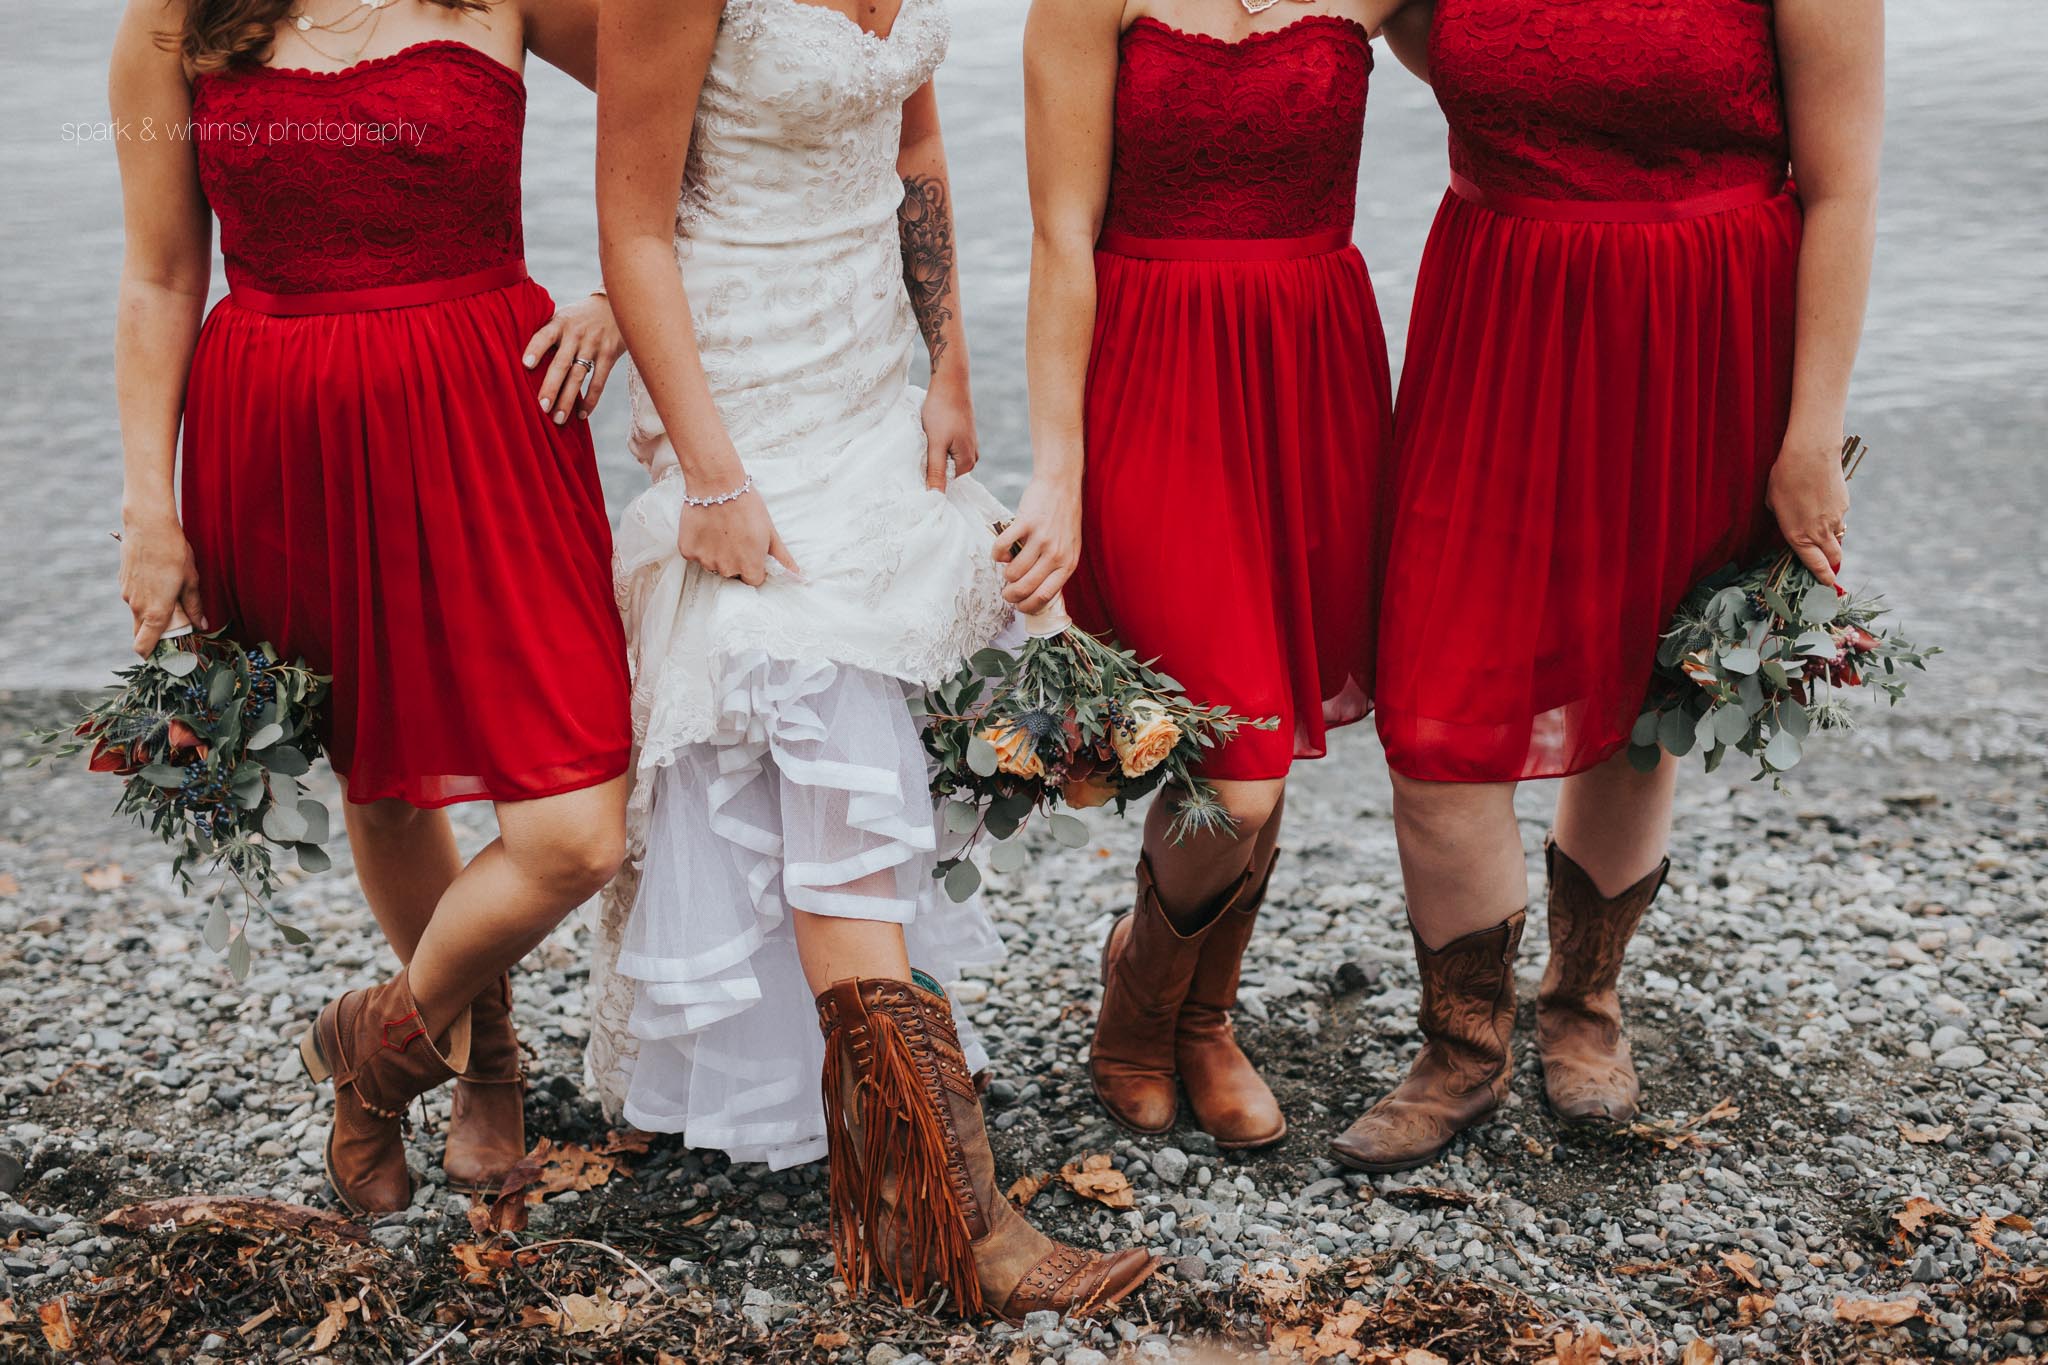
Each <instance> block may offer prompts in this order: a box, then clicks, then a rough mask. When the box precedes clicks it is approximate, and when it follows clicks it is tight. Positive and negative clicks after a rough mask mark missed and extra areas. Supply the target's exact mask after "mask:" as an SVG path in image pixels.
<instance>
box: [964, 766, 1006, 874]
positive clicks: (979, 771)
mask: <svg viewBox="0 0 2048 1365" xmlns="http://www.w3.org/2000/svg"><path fill="white" fill-rule="evenodd" d="M1001 765H1002V760H1001V758H999V757H998V756H997V754H996V746H995V745H993V744H991V743H989V742H988V741H987V740H985V739H983V738H982V737H981V736H980V735H976V736H975V737H974V738H972V739H970V740H968V741H967V766H968V767H969V768H970V769H972V770H973V772H974V775H975V776H976V777H994V776H995V775H996V769H997V768H998V767H1000V766H1001ZM970 894H972V893H970ZM955 899H962V898H960V897H956V898H955Z"/></svg>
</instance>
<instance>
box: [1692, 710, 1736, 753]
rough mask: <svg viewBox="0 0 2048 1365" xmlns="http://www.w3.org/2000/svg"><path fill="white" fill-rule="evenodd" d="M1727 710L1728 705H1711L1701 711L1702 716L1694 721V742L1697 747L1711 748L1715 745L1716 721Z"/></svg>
mask: <svg viewBox="0 0 2048 1365" xmlns="http://www.w3.org/2000/svg"><path fill="white" fill-rule="evenodd" d="M1727 710H1728V708H1727V707H1709V708H1708V709H1707V710H1705V711H1702V712H1700V718H1699V719H1698V720H1697V721H1695V722H1693V727H1692V743H1693V747H1694V748H1695V749H1711V748H1713V747H1714V744H1715V740H1714V724H1715V721H1716V720H1717V719H1718V718H1719V717H1721V716H1723V715H1725V714H1727Z"/></svg>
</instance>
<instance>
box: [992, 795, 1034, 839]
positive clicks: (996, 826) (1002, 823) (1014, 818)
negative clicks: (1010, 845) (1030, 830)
mask: <svg viewBox="0 0 2048 1365" xmlns="http://www.w3.org/2000/svg"><path fill="white" fill-rule="evenodd" d="M982 825H983V826H984V827H985V828H986V829H987V830H988V832H989V833H990V834H992V835H994V836H995V837H996V838H998V839H1007V838H1009V837H1010V836H1011V835H1013V834H1015V833H1016V832H1017V831H1018V830H1019V829H1021V828H1023V826H1024V820H1023V817H1021V816H1018V815H1013V814H1012V813H1011V812H1010V811H1009V810H1008V809H1006V808H1004V806H1003V803H1002V802H1000V801H998V802H996V803H994V804H993V805H991V806H990V807H989V808H988V814H987V815H985V816H983V817H982Z"/></svg>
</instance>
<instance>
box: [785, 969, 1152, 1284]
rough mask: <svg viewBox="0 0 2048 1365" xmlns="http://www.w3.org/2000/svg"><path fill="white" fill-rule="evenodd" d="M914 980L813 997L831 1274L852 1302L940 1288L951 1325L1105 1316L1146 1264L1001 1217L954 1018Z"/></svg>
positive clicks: (1011, 1213) (846, 987)
mask: <svg viewBox="0 0 2048 1365" xmlns="http://www.w3.org/2000/svg"><path fill="white" fill-rule="evenodd" d="M918 976H919V979H918V982H916V983H913V982H909V981H888V980H846V981H841V982H838V983H837V984H835V985H834V986H833V987H832V988H831V989H830V990H828V991H826V992H825V993H824V994H823V995H821V996H819V997H818V1026H819V1027H820V1028H821V1029H822V1030H823V1031H824V1034H825V1074H824V1090H825V1131H826V1142H827V1145H828V1151H829V1155H828V1157H827V1162H828V1165H829V1169H830V1172H831V1179H832V1250H833V1256H834V1259H835V1260H836V1262H837V1264H838V1269H839V1277H840V1278H841V1279H842V1280H844V1281H845V1282H846V1284H847V1286H848V1287H849V1288H851V1289H853V1290H855V1291H863V1290H866V1289H868V1288H869V1287H870V1286H871V1285H872V1284H873V1282H874V1281H875V1280H877V1279H880V1280H882V1281H884V1282H886V1283H887V1284H888V1285H889V1286H890V1288H892V1289H894V1290H895V1291H896V1293H897V1295H898V1296H899V1297H900V1298H901V1299H902V1300H903V1302H904V1303H905V1304H913V1303H919V1302H922V1301H923V1300H924V1298H925V1296H926V1295H927V1294H928V1293H929V1292H930V1291H931V1290H932V1289H933V1288H934V1287H941V1288H943V1289H944V1290H945V1291H946V1295H947V1301H948V1302H949V1303H950V1304H951V1305H952V1306H953V1308H954V1309H955V1310H956V1311H958V1312H960V1313H962V1314H966V1315H974V1314H978V1313H981V1312H983V1311H987V1312H991V1313H994V1314H996V1315H997V1316H999V1317H1003V1318H1006V1319H1008V1320H1010V1321H1012V1322H1016V1321H1019V1320H1021V1319H1022V1318H1023V1316H1024V1315H1025V1314H1026V1313H1031V1312H1036V1311H1038V1310H1040V1309H1050V1310H1052V1311H1053V1312H1056V1313H1059V1314H1061V1315H1062V1316H1080V1315H1084V1314H1087V1313H1091V1312H1095V1311H1097V1310H1099V1309H1104V1308H1108V1307H1109V1306H1110V1305H1112V1304H1114V1303H1116V1302H1118V1301H1119V1300H1121V1299H1122V1298H1123V1297H1124V1296H1125V1295H1127V1294H1129V1293H1130V1292H1131V1291H1132V1290H1133V1289H1136V1288H1137V1287H1138V1286H1139V1285H1140V1284H1142V1283H1143V1282H1144V1281H1145V1278H1146V1277H1147V1276H1149V1275H1150V1274H1151V1273H1152V1272H1153V1270H1154V1269H1156V1268H1157V1266H1158V1262H1156V1261H1155V1260H1153V1258H1152V1257H1151V1256H1150V1255H1149V1254H1147V1253H1146V1252H1143V1251H1138V1250H1131V1251H1122V1252H1118V1253H1117V1254H1115V1255H1113V1256H1105V1255H1102V1254H1101V1253H1099V1252H1093V1251H1084V1250H1082V1249H1080V1248H1079V1247H1070V1246H1064V1245H1062V1244H1060V1243H1058V1242H1055V1241H1053V1240H1052V1239H1051V1238H1050V1237H1047V1236H1046V1235H1045V1234H1044V1233H1042V1232H1040V1231H1038V1229H1036V1228H1034V1227H1032V1226H1031V1224H1030V1223H1028V1222H1026V1221H1025V1220H1024V1215H1022V1214H1021V1213H1019V1212H1017V1210H1016V1209H1015V1208H1014V1207H1012V1206H1011V1204H1010V1201H1009V1200H1008V1199H1007V1198H1005V1197H1004V1195H1003V1193H1002V1192H1001V1191H1000V1190H999V1189H998V1188H997V1187H996V1167H995V1155H994V1153H992V1152H991V1151H990V1150H989V1145H988V1133H987V1130H986V1129H984V1128H983V1126H982V1120H981V1101H980V1100H979V1099H978V1098H976V1096H975V1093H974V1081H973V1078H972V1077H970V1076H969V1075H968V1073H967V1062H966V1059H965V1058H964V1057H962V1056H961V1055H960V1043H959V1039H958V1037H957V1035H956V1034H955V1032H954V1027H953V1011H952V1009H951V1007H950V1006H948V1004H947V1003H946V997H945V996H944V995H943V994H941V993H940V992H939V991H938V989H937V983H936V982H931V989H926V988H925V985H924V984H923V983H925V982H929V981H930V978H928V977H925V976H923V975H922V974H921V973H920V974H918Z"/></svg>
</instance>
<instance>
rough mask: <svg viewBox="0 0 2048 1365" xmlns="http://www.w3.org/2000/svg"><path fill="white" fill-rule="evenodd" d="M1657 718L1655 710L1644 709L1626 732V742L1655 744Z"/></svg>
mask: <svg viewBox="0 0 2048 1365" xmlns="http://www.w3.org/2000/svg"><path fill="white" fill-rule="evenodd" d="M1658 719H1659V714H1658V713H1657V712H1655V711H1645V712H1643V714H1641V715H1640V716H1637V717H1636V723H1635V727H1634V728H1633V729H1631V730H1630V731H1629V732H1628V742H1629V743H1631V744H1655V743H1656V742H1657V722H1658Z"/></svg>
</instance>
